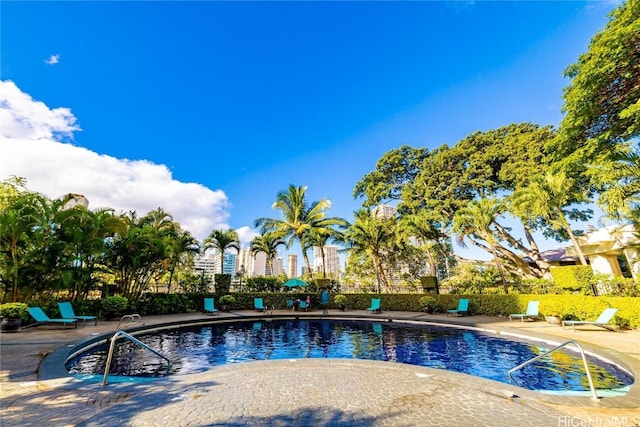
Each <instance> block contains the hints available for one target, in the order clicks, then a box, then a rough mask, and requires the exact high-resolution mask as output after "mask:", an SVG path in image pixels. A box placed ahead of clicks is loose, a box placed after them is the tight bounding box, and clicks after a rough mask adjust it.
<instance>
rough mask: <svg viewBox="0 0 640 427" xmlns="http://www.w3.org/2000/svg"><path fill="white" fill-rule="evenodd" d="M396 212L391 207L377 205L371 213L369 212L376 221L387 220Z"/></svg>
mask: <svg viewBox="0 0 640 427" xmlns="http://www.w3.org/2000/svg"><path fill="white" fill-rule="evenodd" d="M397 211H398V210H397V209H396V208H395V207H394V206H391V205H378V206H376V207H375V208H373V211H371V213H372V214H373V216H374V217H376V218H378V219H389V218H391V217H393V216H395V215H396V212H397Z"/></svg>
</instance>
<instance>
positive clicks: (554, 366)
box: [66, 319, 634, 392]
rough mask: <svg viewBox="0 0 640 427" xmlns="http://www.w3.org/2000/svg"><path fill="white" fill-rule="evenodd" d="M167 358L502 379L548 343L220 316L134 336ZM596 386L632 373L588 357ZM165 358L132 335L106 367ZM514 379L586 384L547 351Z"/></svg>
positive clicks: (613, 385)
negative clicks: (370, 367) (377, 363)
mask: <svg viewBox="0 0 640 427" xmlns="http://www.w3.org/2000/svg"><path fill="white" fill-rule="evenodd" d="M136 338H138V339H139V340H141V341H142V342H144V343H145V344H147V345H148V346H150V347H151V348H153V349H154V350H156V351H158V352H159V353H161V354H163V355H165V356H167V357H168V358H169V359H171V360H172V374H186V373H194V372H200V371H204V370H207V369H209V368H211V367H214V366H220V365H224V364H229V363H241V362H246V361H252V360H273V359H299V358H347V359H353V358H356V359H369V360H382V361H389V362H398V363H406V364H412V365H419V366H426V367H430V368H438V369H446V370H450V371H455V372H462V373H466V374H470V375H475V376H478V377H482V378H487V379H491V380H495V381H501V382H505V383H508V382H509V379H508V376H507V371H508V370H509V369H511V368H513V367H514V366H517V365H518V364H520V363H522V362H524V361H526V360H528V359H530V358H532V357H534V356H537V355H539V354H540V353H542V352H544V351H547V350H549V349H550V348H552V347H553V345H551V344H545V343H542V342H534V341H525V340H524V339H520V338H517V337H510V338H509V339H505V338H502V337H500V336H498V335H495V334H491V333H485V332H481V331H475V330H469V329H462V328H452V327H444V326H434V325H428V326H425V325H416V324H406V323H399V322H392V323H387V322H385V323H381V322H374V323H372V322H366V321H356V320H329V319H285V320H273V321H263V320H260V321H253V322H235V323H219V324H210V325H204V326H197V327H185V328H180V329H174V330H167V331H160V332H154V333H148V334H143V335H137V336H136ZM106 353H107V346H106V344H105V345H103V346H101V347H96V348H92V349H91V350H90V351H87V352H84V353H81V354H79V355H77V356H75V357H73V358H72V359H71V360H69V361H68V362H67V363H66V366H67V369H68V371H69V372H70V373H72V374H74V375H77V376H83V375H101V374H103V373H104V366H105V361H106ZM588 359H589V363H590V370H591V374H592V377H593V380H594V384H595V386H596V388H597V389H599V390H605V389H606V390H621V391H624V390H625V389H628V387H629V386H630V385H631V384H632V383H633V381H634V379H633V376H632V375H631V374H630V373H629V372H627V371H626V370H624V369H622V368H620V367H619V366H617V365H614V364H612V363H608V362H607V361H605V360H601V359H598V358H595V357H591V356H590V357H588ZM165 370H166V362H164V361H163V360H161V359H159V358H157V357H156V356H154V355H153V354H152V353H149V352H147V351H144V350H142V349H141V348H140V347H137V346H135V345H133V344H132V343H131V342H128V341H122V342H120V343H119V345H118V347H117V354H116V357H114V362H113V364H112V367H111V373H112V374H115V375H124V376H136V377H157V376H161V375H163V374H164V372H165ZM514 379H515V380H516V381H517V383H518V385H520V386H522V387H525V388H528V389H531V390H544V391H552V392H584V391H588V390H589V386H588V383H587V379H586V376H585V374H584V367H583V365H582V361H581V359H580V356H579V354H577V353H574V352H572V351H569V350H561V351H558V352H554V353H552V354H551V355H550V356H549V357H546V358H544V359H542V360H541V361H540V362H536V363H534V364H532V365H529V366H527V367H525V368H523V369H522V370H520V371H517V372H516V373H515V374H514Z"/></svg>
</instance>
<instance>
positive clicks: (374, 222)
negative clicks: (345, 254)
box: [343, 208, 396, 293]
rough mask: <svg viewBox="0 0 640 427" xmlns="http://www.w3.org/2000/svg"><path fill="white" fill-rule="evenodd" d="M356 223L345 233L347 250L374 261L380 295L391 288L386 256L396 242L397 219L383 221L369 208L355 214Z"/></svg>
mask: <svg viewBox="0 0 640 427" xmlns="http://www.w3.org/2000/svg"><path fill="white" fill-rule="evenodd" d="M354 216H355V221H354V223H353V224H351V225H349V226H348V227H347V229H346V231H345V232H344V235H343V239H344V242H345V244H346V245H347V249H348V250H349V251H351V252H352V253H354V254H355V255H362V256H366V257H368V258H370V259H371V260H373V264H374V268H375V272H376V277H377V283H378V289H377V291H378V293H380V291H381V289H380V288H381V287H382V289H384V290H385V291H386V290H388V288H389V279H388V278H387V273H386V270H385V267H384V261H383V259H384V256H385V254H386V252H388V250H389V247H390V245H393V242H395V233H396V227H395V225H396V220H395V218H393V217H392V218H388V219H381V218H376V217H375V216H374V215H372V214H371V210H370V209H368V208H363V209H360V210H358V211H356V212H354Z"/></svg>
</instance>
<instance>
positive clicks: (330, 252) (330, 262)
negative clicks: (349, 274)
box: [313, 246, 342, 278]
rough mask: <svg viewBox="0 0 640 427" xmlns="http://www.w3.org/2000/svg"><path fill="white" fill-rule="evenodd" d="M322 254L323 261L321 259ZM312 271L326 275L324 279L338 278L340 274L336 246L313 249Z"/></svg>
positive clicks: (315, 247)
mask: <svg viewBox="0 0 640 427" xmlns="http://www.w3.org/2000/svg"><path fill="white" fill-rule="evenodd" d="M323 253H324V259H323ZM323 265H324V268H323ZM313 271H314V272H318V273H322V272H323V271H324V273H326V277H327V278H329V277H331V278H338V277H340V274H341V273H342V269H341V268H340V258H339V257H338V247H337V246H323V247H322V248H320V247H319V246H314V247H313Z"/></svg>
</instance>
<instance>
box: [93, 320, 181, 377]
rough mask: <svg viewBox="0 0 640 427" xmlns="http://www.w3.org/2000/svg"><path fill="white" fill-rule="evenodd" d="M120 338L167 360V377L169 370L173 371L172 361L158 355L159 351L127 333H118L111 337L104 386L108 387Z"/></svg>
mask: <svg viewBox="0 0 640 427" xmlns="http://www.w3.org/2000/svg"><path fill="white" fill-rule="evenodd" d="M120 337H124V338H127V339H129V340H130V341H131V342H133V343H135V344H138V345H139V346H140V347H142V348H144V349H145V350H149V351H150V352H151V353H153V354H155V355H156V356H158V357H160V358H162V359H164V360H166V361H167V363H168V365H167V375H168V374H169V370H170V369H171V360H169V359H168V358H167V357H165V356H163V355H162V354H160V353H158V352H157V351H155V350H154V349H152V348H151V347H149V346H148V345H146V344H145V343H143V342H142V341H140V340H139V339H137V338H134V337H133V336H131V335H129V334H128V333H126V332H125V331H118V332H116V333H115V334H113V336H112V337H111V345H110V346H109V355H108V356H107V365H106V366H105V368H104V377H103V378H102V385H103V386H104V385H107V382H108V377H109V370H110V369H111V359H112V358H113V351H114V350H115V347H116V341H118V338H120Z"/></svg>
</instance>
